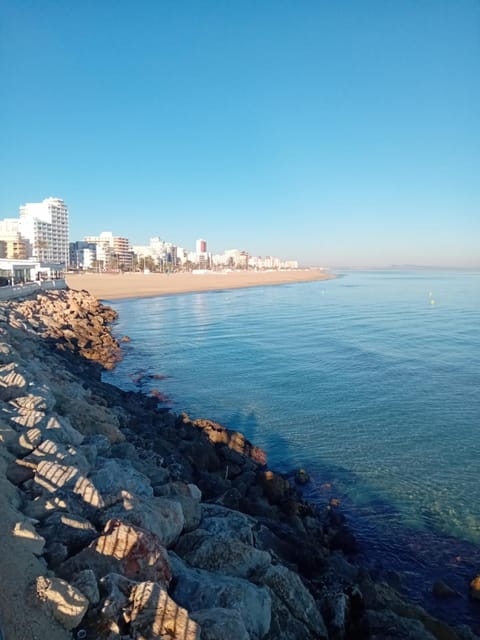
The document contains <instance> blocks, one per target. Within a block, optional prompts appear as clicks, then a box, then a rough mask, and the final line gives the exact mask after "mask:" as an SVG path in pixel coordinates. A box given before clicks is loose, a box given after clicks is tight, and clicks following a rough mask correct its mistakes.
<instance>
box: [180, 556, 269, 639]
mask: <svg viewBox="0 0 480 640" xmlns="http://www.w3.org/2000/svg"><path fill="white" fill-rule="evenodd" d="M169 557H170V562H171V565H172V570H173V575H174V576H175V579H176V581H175V587H174V589H173V593H172V596H173V598H174V600H175V602H177V603H178V604H179V605H180V606H182V607H185V608H188V609H189V610H190V611H197V610H201V609H212V608H222V609H235V610H236V611H238V613H239V614H240V616H241V618H242V620H243V623H244V625H245V628H246V629H247V632H248V634H249V636H250V638H252V639H253V640H257V639H258V640H259V639H260V638H263V637H264V636H265V635H266V634H267V632H268V630H269V628H270V620H271V604H272V601H271V597H270V593H269V591H268V590H267V589H265V588H263V587H257V586H255V585H253V584H252V583H251V582H248V581H247V580H244V579H242V578H234V577H230V576H222V575H220V574H217V573H209V572H208V571H203V570H201V569H189V568H187V567H186V565H185V564H184V563H183V562H182V561H181V560H180V558H178V556H176V555H175V554H174V553H171V552H170V554H169Z"/></svg>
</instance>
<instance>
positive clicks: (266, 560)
mask: <svg viewBox="0 0 480 640" xmlns="http://www.w3.org/2000/svg"><path fill="white" fill-rule="evenodd" d="M175 551H176V552H177V553H178V554H179V555H180V556H182V558H183V559H184V560H186V561H187V562H188V564H189V565H191V566H192V567H197V568H198V569H205V570H206V571H214V572H220V573H222V574H224V575H229V576H237V577H239V578H247V579H248V578H250V577H251V576H252V575H254V574H256V573H258V572H259V571H262V570H264V569H266V567H268V566H269V565H270V562H271V558H270V554H268V553H267V552H266V551H259V550H258V549H255V547H252V546H250V545H248V544H245V543H244V542H242V541H241V540H238V539H237V538H234V537H230V536H217V535H212V534H211V533H209V532H208V531H205V530H204V529H196V530H195V531H192V532H191V533H187V534H185V535H184V536H182V537H181V538H180V540H179V543H178V544H177V546H176V548H175Z"/></svg>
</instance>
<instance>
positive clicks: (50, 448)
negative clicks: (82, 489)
mask: <svg viewBox="0 0 480 640" xmlns="http://www.w3.org/2000/svg"><path fill="white" fill-rule="evenodd" d="M24 460H25V461H27V462H32V464H34V465H37V464H38V463H39V462H40V461H42V460H44V461H49V462H59V463H60V464H63V465H67V466H75V467H76V468H77V469H78V470H79V471H80V472H81V473H82V474H85V475H86V474H88V472H89V471H90V464H89V462H88V461H87V459H86V458H85V456H84V455H82V453H80V451H79V450H78V449H77V448H76V447H74V446H71V445H65V444H62V443H61V442H56V441H54V440H43V442H41V443H40V444H39V445H38V447H37V448H36V449H34V450H33V451H32V452H31V453H30V454H29V455H28V456H26V457H25V458H24Z"/></svg>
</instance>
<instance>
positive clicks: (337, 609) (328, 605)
mask: <svg viewBox="0 0 480 640" xmlns="http://www.w3.org/2000/svg"><path fill="white" fill-rule="evenodd" d="M322 610H323V611H324V613H325V616H326V617H327V619H328V620H329V625H328V630H329V632H330V637H331V638H332V640H335V639H336V638H344V637H345V631H346V628H347V625H348V617H349V613H350V601H349V598H348V596H347V595H346V594H345V593H342V592H340V593H327V595H326V596H325V597H324V598H323V599H322Z"/></svg>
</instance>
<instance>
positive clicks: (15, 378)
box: [0, 362, 29, 402]
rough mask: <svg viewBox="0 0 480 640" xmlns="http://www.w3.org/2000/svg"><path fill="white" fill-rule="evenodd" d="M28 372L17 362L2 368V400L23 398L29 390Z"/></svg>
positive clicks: (0, 384) (0, 379)
mask: <svg viewBox="0 0 480 640" xmlns="http://www.w3.org/2000/svg"><path fill="white" fill-rule="evenodd" d="M28 377H29V376H28V372H27V371H26V370H25V369H24V368H23V367H21V366H20V365H18V364H17V363H16V362H10V363H9V364H5V365H3V366H0V400H4V401H5V402H7V401H8V400H12V399H13V398H17V397H18V396H23V395H24V394H25V391H26V390H27V388H28Z"/></svg>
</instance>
